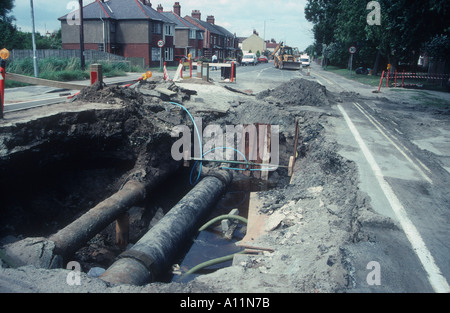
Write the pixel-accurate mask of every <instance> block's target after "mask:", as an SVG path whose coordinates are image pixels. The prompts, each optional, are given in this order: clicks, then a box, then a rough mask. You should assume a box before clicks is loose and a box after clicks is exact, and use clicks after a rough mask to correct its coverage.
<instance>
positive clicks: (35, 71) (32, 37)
mask: <svg viewBox="0 0 450 313" xmlns="http://www.w3.org/2000/svg"><path fill="white" fill-rule="evenodd" d="M30 6H31V23H32V24H33V25H32V27H33V29H32V32H31V39H32V41H33V67H34V77H36V78H37V77H38V76H39V69H38V64H37V55H36V38H35V35H34V33H35V28H34V8H33V0H30Z"/></svg>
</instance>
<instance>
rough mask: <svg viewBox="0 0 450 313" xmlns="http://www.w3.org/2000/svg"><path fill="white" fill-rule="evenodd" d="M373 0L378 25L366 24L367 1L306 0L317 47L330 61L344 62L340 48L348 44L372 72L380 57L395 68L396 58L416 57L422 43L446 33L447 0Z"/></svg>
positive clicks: (412, 60)
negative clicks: (377, 6)
mask: <svg viewBox="0 0 450 313" xmlns="http://www.w3.org/2000/svg"><path fill="white" fill-rule="evenodd" d="M377 2H378V3H379V4H380V7H381V26H378V25H368V23H367V20H366V18H367V15H368V13H369V11H367V9H366V5H367V3H368V1H367V0H352V1H350V0H341V1H335V0H308V1H307V4H306V6H305V17H306V19H307V20H308V21H310V22H312V23H313V24H314V26H313V32H314V38H315V43H314V45H315V47H316V51H317V50H320V47H321V46H322V47H323V48H322V50H323V52H326V53H327V54H326V55H329V57H330V61H332V62H336V63H337V64H339V65H344V64H346V62H345V60H346V59H347V57H348V53H346V52H345V50H347V49H348V46H349V45H350V44H353V45H356V46H357V47H358V53H357V54H356V55H355V57H356V61H357V62H360V63H361V64H367V62H373V61H375V64H374V67H375V72H376V69H377V68H378V66H377V65H378V64H379V63H381V59H382V58H384V59H385V61H386V62H389V63H391V64H392V66H393V67H392V70H394V69H395V66H396V64H397V62H399V61H403V62H405V63H415V62H417V60H418V58H419V54H420V51H421V48H422V46H423V43H425V42H428V41H430V40H431V38H434V37H435V36H437V35H450V1H448V0H430V1H422V0H378V1H377ZM324 48H326V49H324ZM318 52H320V51H318Z"/></svg>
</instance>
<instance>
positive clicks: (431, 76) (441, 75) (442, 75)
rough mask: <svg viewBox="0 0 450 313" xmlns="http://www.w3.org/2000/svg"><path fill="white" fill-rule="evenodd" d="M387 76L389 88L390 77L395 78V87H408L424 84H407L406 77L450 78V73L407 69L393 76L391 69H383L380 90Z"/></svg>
mask: <svg viewBox="0 0 450 313" xmlns="http://www.w3.org/2000/svg"><path fill="white" fill-rule="evenodd" d="M384 78H386V87H387V88H389V87H390V86H389V80H390V79H394V84H393V86H394V87H402V88H406V87H421V86H423V85H422V84H418V83H411V84H406V83H405V79H415V80H418V79H423V80H427V81H428V80H445V79H449V78H450V74H428V73H406V72H405V71H403V72H401V73H398V71H395V72H394V75H393V76H392V74H391V73H390V72H389V71H386V72H385V71H383V73H382V75H381V79H380V85H379V87H378V91H380V89H381V86H382V84H383V79H384ZM400 79H401V81H402V82H401V84H400V83H398V82H397V81H398V80H400Z"/></svg>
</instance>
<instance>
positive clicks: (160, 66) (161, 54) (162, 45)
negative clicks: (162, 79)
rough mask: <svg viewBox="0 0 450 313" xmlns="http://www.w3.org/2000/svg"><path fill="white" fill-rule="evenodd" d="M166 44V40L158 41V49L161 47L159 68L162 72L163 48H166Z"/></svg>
mask: <svg viewBox="0 0 450 313" xmlns="http://www.w3.org/2000/svg"><path fill="white" fill-rule="evenodd" d="M164 45H165V42H164V40H162V39H161V40H158V47H159V68H160V69H161V70H162V67H163V52H162V48H163V47H164Z"/></svg>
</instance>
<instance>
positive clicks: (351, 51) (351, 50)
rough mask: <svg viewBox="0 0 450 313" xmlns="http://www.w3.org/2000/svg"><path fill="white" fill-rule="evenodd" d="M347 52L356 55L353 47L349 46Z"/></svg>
mask: <svg viewBox="0 0 450 313" xmlns="http://www.w3.org/2000/svg"><path fill="white" fill-rule="evenodd" d="M348 52H350V53H351V54H354V53H356V47H355V46H351V47H350V48H349V49H348Z"/></svg>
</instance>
